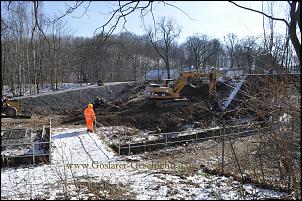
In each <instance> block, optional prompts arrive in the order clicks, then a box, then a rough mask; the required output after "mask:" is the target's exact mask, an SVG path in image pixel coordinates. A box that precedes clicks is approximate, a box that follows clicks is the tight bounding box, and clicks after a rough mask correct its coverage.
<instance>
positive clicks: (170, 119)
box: [62, 83, 215, 132]
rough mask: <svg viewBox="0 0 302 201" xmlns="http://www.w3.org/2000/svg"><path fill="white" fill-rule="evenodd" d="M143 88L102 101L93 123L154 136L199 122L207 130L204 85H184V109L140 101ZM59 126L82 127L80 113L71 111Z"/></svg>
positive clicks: (208, 112)
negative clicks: (154, 133)
mask: <svg viewBox="0 0 302 201" xmlns="http://www.w3.org/2000/svg"><path fill="white" fill-rule="evenodd" d="M145 87H146V84H144V85H139V86H137V85H136V86H132V87H131V86H129V87H128V88H127V89H125V90H123V91H122V92H121V94H120V96H119V98H118V99H117V100H115V101H112V102H109V101H105V104H104V105H103V106H102V107H101V108H97V109H95V114H96V117H97V122H98V123H100V124H102V125H104V126H127V127H131V128H136V129H147V130H152V131H157V132H173V131H181V130H183V129H184V126H185V125H192V124H193V123H194V122H199V123H200V122H201V124H199V125H202V127H208V126H209V124H210V122H211V121H212V118H213V117H214V115H215V111H211V110H210V109H209V106H208V104H207V100H208V84H207V83H203V84H201V85H199V86H195V85H192V84H187V85H186V86H185V87H184V89H183V90H182V94H181V95H183V96H185V97H187V98H188V99H189V100H190V102H191V103H190V104H189V105H187V106H177V107H168V108H157V107H155V106H154V105H153V104H152V103H151V102H149V101H148V100H146V99H144V89H145ZM62 123H73V124H84V123H85V121H84V117H83V112H82V111H76V112H75V111H73V112H71V113H70V114H68V115H67V116H66V118H63V122H62Z"/></svg>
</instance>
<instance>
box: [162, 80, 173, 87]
mask: <svg viewBox="0 0 302 201" xmlns="http://www.w3.org/2000/svg"><path fill="white" fill-rule="evenodd" d="M173 83H174V80H173V79H164V80H163V84H162V87H172V86H173Z"/></svg>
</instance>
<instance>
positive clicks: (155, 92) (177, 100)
mask: <svg viewBox="0 0 302 201" xmlns="http://www.w3.org/2000/svg"><path fill="white" fill-rule="evenodd" d="M205 75H206V74H203V73H201V72H199V71H187V72H182V73H181V74H180V76H179V78H178V79H176V80H172V79H164V80H163V82H162V84H161V85H160V84H149V85H148V86H147V87H146V89H145V93H144V96H145V99H147V100H151V102H153V103H154V104H155V106H157V107H159V108H164V107H170V106H185V105H188V104H189V100H188V99H187V98H185V97H181V96H180V92H181V90H182V89H183V88H184V86H185V85H186V83H187V81H188V79H190V78H197V77H201V76H205Z"/></svg>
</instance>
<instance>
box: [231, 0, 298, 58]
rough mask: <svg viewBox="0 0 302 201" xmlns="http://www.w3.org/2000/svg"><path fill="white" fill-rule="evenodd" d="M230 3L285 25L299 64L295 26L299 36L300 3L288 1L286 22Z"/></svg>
mask: <svg viewBox="0 0 302 201" xmlns="http://www.w3.org/2000/svg"><path fill="white" fill-rule="evenodd" d="M230 2H231V3H233V4H234V5H236V6H237V7H240V8H243V9H246V10H249V11H252V12H256V13H259V14H262V15H264V16H265V17H267V18H269V19H272V20H275V21H282V22H284V23H285V24H286V27H287V29H288V30H289V36H290V40H291V42H292V44H293V46H294V49H295V52H296V55H297V57H298V59H299V62H300V64H301V58H300V49H301V41H299V39H298V35H299V34H298V33H297V26H298V28H299V31H300V34H301V19H300V15H301V14H300V9H301V2H297V1H288V2H287V3H288V6H289V15H290V20H289V21H288V20H286V19H284V18H277V17H274V16H272V15H269V14H267V13H265V12H263V11H258V10H255V9H251V8H247V7H244V6H241V5H239V4H237V3H235V2H233V1H230Z"/></svg>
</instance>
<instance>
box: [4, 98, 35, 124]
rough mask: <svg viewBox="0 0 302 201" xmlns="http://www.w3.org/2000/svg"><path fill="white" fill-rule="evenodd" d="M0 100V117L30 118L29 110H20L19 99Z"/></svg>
mask: <svg viewBox="0 0 302 201" xmlns="http://www.w3.org/2000/svg"><path fill="white" fill-rule="evenodd" d="M1 102H2V108H1V117H7V118H25V119H30V118H31V117H32V114H31V113H30V112H29V111H23V110H22V103H21V100H13V99H8V98H4V99H1Z"/></svg>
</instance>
